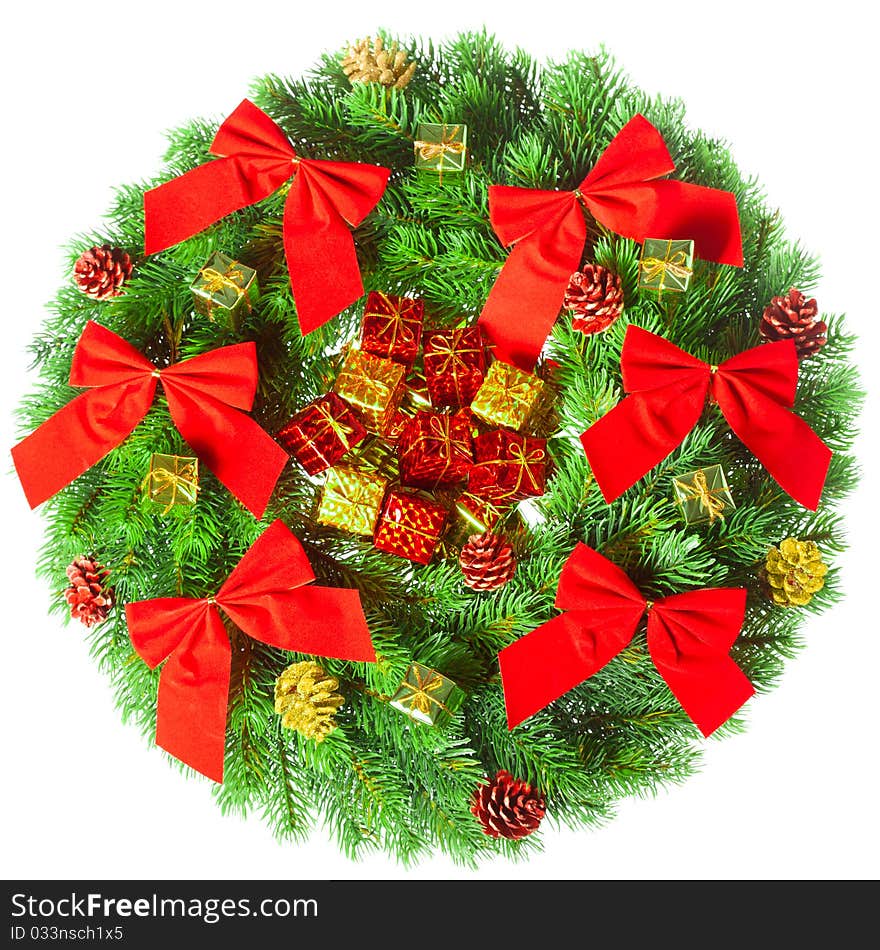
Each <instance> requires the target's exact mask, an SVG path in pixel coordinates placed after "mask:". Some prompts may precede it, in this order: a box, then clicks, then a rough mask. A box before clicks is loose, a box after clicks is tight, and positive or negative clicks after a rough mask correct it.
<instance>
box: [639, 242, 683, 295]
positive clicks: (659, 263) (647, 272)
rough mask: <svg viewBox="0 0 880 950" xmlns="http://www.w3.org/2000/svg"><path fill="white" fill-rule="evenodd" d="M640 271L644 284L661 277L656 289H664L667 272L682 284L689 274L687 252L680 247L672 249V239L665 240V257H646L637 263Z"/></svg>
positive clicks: (651, 282)
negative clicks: (675, 249)
mask: <svg viewBox="0 0 880 950" xmlns="http://www.w3.org/2000/svg"><path fill="white" fill-rule="evenodd" d="M639 266H640V269H641V272H642V280H643V281H644V282H645V283H646V284H653V283H654V282H655V281H656V280H657V278H658V277H659V278H661V280H660V286H659V287H658V290H665V289H666V287H665V280H664V279H663V278H665V277H666V275H667V274H669V275H671V276H672V277H676V278H677V279H678V280H679V281H681V283H682V284H683V283H684V282H685V281H686V280H687V279H688V277H689V276H690V275H691V268H690V267H688V266H687V253H686V252H685V251H683V250H681V249H679V250H677V251H675V252H674V253H673V251H672V241H667V242H666V256H665V257H662V258H660V257H646V258H644V259H643V260H642V262H641V264H640V265H639Z"/></svg>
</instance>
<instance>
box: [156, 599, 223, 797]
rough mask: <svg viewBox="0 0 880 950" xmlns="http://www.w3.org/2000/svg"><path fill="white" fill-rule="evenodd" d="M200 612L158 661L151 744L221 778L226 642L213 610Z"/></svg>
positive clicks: (219, 622)
mask: <svg viewBox="0 0 880 950" xmlns="http://www.w3.org/2000/svg"><path fill="white" fill-rule="evenodd" d="M204 616H205V621H204V623H203V624H198V625H197V626H196V627H194V628H193V630H192V631H191V632H190V634H189V635H188V636H187V637H185V638H184V640H183V641H181V643H180V645H179V647H178V648H177V649H176V650H175V651H174V652H173V653H172V654H171V656H170V657H169V658H168V660H167V661H166V663H165V665H164V666H163V667H162V672H161V674H160V676H159V696H158V702H157V707H156V745H158V746H161V747H162V748H163V749H164V750H165V751H166V752H168V753H170V754H171V755H173V756H174V757H175V758H176V759H180V761H181V762H184V763H185V764H186V765H188V766H190V768H193V769H195V770H196V771H197V772H201V773H202V775H206V776H207V777H208V778H209V779H212V780H213V781H215V782H222V781H223V755H224V750H225V747H226V714H227V706H228V704H229V680H230V668H231V661H232V648H231V646H230V644H229V637H228V636H227V634H226V630H225V628H224V626H223V621H222V620H221V619H220V615H219V614H218V613H217V611H216V610H215V609H214V608H210V609H209V610H208V611H206V613H205V615H204Z"/></svg>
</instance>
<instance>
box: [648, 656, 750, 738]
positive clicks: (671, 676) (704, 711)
mask: <svg viewBox="0 0 880 950" xmlns="http://www.w3.org/2000/svg"><path fill="white" fill-rule="evenodd" d="M655 662H656V661H655ZM657 669H658V670H659V671H660V675H661V676H662V677H663V679H664V680H665V681H666V684H667V686H669V688H670V690H671V691H672V694H673V696H675V698H676V699H677V700H678V701H679V702H680V703H681V706H682V709H684V711H685V712H686V713H687V714H688V716H689V717H690V718H691V719H692V720H693V722H694V724H695V725H696V727H697V728H698V729H699V730H700V732H701V733H702V734H703V735H704V736H710V735H712V733H713V732H714V731H715V730H716V729H717V728H718V727H719V726H721V725H723V724H724V723H725V722H727V720H728V719H730V717H731V716H732V715H733V714H734V713H735V712H736V711H737V710H738V709H739V708H740V707H741V706H742V705H743V704H744V703H745V702H746V701H747V700H748V699H750V698H751V697H752V696H754V694H755V687H754V686H752V684H751V683H750V682H749V678H748V677H747V676H746V674H745V673H743V671H742V670H741V669H740V668H739V667H738V666H737V665H736V663H734V662H733V660H732V659H731V658H730V657H729V656H720V657H715V658H713V659H708V658H707V659H703V660H701V661H700V662H699V663H697V662H694V663H692V664H690V665H689V666H688V667H687V668H686V669H685V668H680V667H679V668H672V667H669V666H666V665H663V664H660V663H657Z"/></svg>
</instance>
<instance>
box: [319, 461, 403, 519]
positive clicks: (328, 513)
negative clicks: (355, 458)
mask: <svg viewBox="0 0 880 950" xmlns="http://www.w3.org/2000/svg"><path fill="white" fill-rule="evenodd" d="M387 487H388V479H387V478H383V477H382V476H381V475H379V474H378V473H377V472H369V471H362V470H361V469H358V468H355V467H354V466H348V465H339V466H337V467H336V468H331V469H329V471H328V472H327V481H326V483H325V484H324V488H323V491H322V492H321V500H320V502H319V504H318V514H317V521H318V523H319V524H324V525H328V526H330V527H333V528H339V529H340V530H342V531H348V532H349V533H350V534H361V535H371V534H372V533H373V531H374V529H375V527H376V521H377V519H378V517H379V512H380V510H381V508H382V499H383V498H384V497H385V489H386V488H387Z"/></svg>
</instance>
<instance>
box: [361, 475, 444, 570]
mask: <svg viewBox="0 0 880 950" xmlns="http://www.w3.org/2000/svg"><path fill="white" fill-rule="evenodd" d="M445 523H446V509H445V508H444V507H443V506H442V505H438V504H437V503H436V502H433V501H429V500H428V499H427V498H422V497H421V496H420V495H415V494H412V493H411V492H405V491H399V490H398V489H392V490H391V491H389V492H388V494H387V495H386V496H385V504H384V505H383V506H382V512H381V514H380V515H379V523H378V525H377V526H376V533H375V534H374V535H373V545H374V546H375V547H377V548H378V549H379V550H380V551H387V552H388V553H389V554H397V555H399V556H400V557H405V558H407V559H408V560H410V561H415V562H416V563H417V564H427V563H428V561H430V560H431V557H432V555H433V554H434V549H435V548H436V547H437V543H438V542H439V540H440V535H441V533H442V531H443V525H444V524H445Z"/></svg>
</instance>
